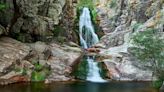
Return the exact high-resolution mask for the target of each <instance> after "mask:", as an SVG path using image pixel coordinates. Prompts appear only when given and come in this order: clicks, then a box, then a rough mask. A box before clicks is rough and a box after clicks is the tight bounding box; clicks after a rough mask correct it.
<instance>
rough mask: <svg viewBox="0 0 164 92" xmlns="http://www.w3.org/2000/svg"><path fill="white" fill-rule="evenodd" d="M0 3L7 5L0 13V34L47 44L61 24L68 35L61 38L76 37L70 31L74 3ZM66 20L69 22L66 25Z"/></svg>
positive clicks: (34, 0) (36, 0) (10, 0)
mask: <svg viewBox="0 0 164 92" xmlns="http://www.w3.org/2000/svg"><path fill="white" fill-rule="evenodd" d="M0 3H2V4H5V5H6V8H5V9H3V10H1V11H0V23H1V25H2V26H3V27H4V28H3V29H6V30H3V29H2V31H1V32H0V33H1V34H2V32H3V33H4V34H6V35H10V36H12V37H14V38H15V39H18V40H21V41H23V42H33V41H37V40H43V41H46V40H47V39H51V38H53V36H54V35H56V34H57V32H56V30H55V25H59V24H63V25H65V29H64V31H65V32H66V33H67V34H64V36H69V37H67V38H69V39H68V40H72V39H73V38H75V37H74V36H75V34H73V30H72V29H71V28H73V25H74V18H73V17H74V16H76V12H74V9H75V8H73V7H75V4H76V2H75V0H1V1H0ZM66 11H68V12H69V13H70V14H71V15H67V14H66ZM70 11H71V12H70ZM65 15H67V16H69V17H66V16H65ZM71 17H72V18H71ZM65 20H66V21H69V22H70V23H67V24H66V22H65ZM62 27H63V26H62ZM72 34H73V35H72Z"/></svg>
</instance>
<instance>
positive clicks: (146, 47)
mask: <svg viewBox="0 0 164 92" xmlns="http://www.w3.org/2000/svg"><path fill="white" fill-rule="evenodd" d="M159 35H160V34H158V32H157V30H154V29H147V30H146V31H143V32H139V33H137V34H136V35H134V36H133V38H132V39H133V44H134V45H135V46H136V47H135V49H134V55H135V56H136V57H137V58H139V59H140V60H142V61H153V60H157V61H159V62H160V61H161V60H162V59H164V54H163V50H164V39H163V38H160V36H159Z"/></svg>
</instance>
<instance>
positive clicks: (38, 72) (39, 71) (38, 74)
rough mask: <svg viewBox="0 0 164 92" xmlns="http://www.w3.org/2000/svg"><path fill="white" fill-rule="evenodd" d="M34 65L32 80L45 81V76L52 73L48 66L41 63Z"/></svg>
mask: <svg viewBox="0 0 164 92" xmlns="http://www.w3.org/2000/svg"><path fill="white" fill-rule="evenodd" d="M34 66H35V67H34V70H33V71H32V74H31V80H32V81H44V80H45V78H46V77H47V76H48V75H49V74H50V70H49V69H48V67H45V66H43V65H41V64H39V63H36V64H35V65H34Z"/></svg>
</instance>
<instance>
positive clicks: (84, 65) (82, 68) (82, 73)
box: [72, 59, 89, 80]
mask: <svg viewBox="0 0 164 92" xmlns="http://www.w3.org/2000/svg"><path fill="white" fill-rule="evenodd" d="M88 69H89V66H88V62H87V60H86V59H83V60H82V61H81V62H80V63H79V64H78V66H77V69H76V70H75V71H74V72H73V73H72V74H73V75H74V76H75V78H77V79H83V80H85V79H86V78H87V75H88V71H89V70H88Z"/></svg>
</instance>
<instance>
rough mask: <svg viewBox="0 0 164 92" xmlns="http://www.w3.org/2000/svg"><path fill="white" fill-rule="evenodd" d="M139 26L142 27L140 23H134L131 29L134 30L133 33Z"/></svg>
mask: <svg viewBox="0 0 164 92" xmlns="http://www.w3.org/2000/svg"><path fill="white" fill-rule="evenodd" d="M141 25H143V24H142V23H135V24H134V25H133V26H132V28H133V29H134V31H137V29H138V28H139V27H140V26H141Z"/></svg>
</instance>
